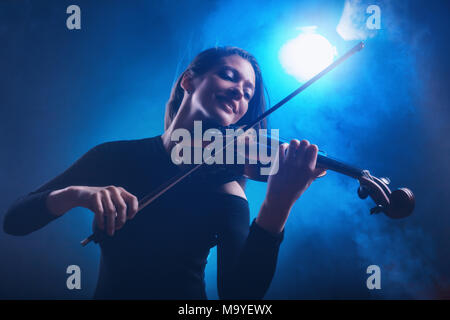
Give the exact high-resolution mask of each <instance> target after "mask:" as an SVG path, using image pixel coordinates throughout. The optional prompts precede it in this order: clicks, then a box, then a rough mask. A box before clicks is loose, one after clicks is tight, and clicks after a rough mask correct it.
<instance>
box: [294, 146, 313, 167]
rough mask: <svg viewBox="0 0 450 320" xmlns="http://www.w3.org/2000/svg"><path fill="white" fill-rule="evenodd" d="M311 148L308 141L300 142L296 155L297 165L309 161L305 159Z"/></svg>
mask: <svg viewBox="0 0 450 320" xmlns="http://www.w3.org/2000/svg"><path fill="white" fill-rule="evenodd" d="M309 146H310V144H309V141H308V140H302V141H300V145H299V146H298V149H297V153H296V162H297V165H303V164H304V163H305V162H306V161H307V160H306V159H305V154H306V150H307V149H308V148H309ZM306 163H307V162H306Z"/></svg>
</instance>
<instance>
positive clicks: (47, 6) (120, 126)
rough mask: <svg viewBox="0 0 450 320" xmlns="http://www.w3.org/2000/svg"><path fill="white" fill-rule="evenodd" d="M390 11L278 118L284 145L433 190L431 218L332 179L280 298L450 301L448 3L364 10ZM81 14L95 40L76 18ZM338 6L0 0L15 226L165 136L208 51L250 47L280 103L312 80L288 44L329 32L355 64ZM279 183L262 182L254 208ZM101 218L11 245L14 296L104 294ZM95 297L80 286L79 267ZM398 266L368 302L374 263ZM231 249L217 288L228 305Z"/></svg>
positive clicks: (1, 255)
mask: <svg viewBox="0 0 450 320" xmlns="http://www.w3.org/2000/svg"><path fill="white" fill-rule="evenodd" d="M363 3H367V5H368V4H377V5H379V6H380V8H381V14H382V15H381V17H382V29H381V30H379V31H378V32H377V33H376V34H375V36H374V37H372V38H370V39H368V40H367V47H366V49H365V50H363V51H362V52H361V53H358V55H356V56H354V57H352V58H351V60H349V61H347V62H346V63H345V64H344V65H342V66H340V67H339V68H338V69H337V70H335V71H333V72H332V73H330V74H329V75H327V76H326V77H325V78H323V79H322V80H320V82H318V83H317V84H315V85H314V86H313V87H311V88H310V89H308V91H306V92H304V93H303V94H301V96H299V97H297V98H296V99H294V100H293V101H292V102H290V103H289V104H288V105H286V106H285V107H284V108H283V109H281V110H280V111H277V112H276V113H275V114H273V116H271V118H270V123H271V126H272V127H273V128H279V129H280V135H281V136H282V137H285V138H307V139H309V140H310V141H311V142H313V143H316V144H318V145H319V146H320V148H321V149H324V150H326V151H327V152H328V154H330V155H333V156H334V157H337V158H340V159H345V160H347V161H348V162H351V163H354V164H358V165H359V166H361V167H365V168H368V169H370V170H371V172H373V173H374V174H375V175H379V176H383V175H385V176H389V177H390V178H391V180H392V183H393V185H394V186H396V187H401V186H407V187H409V188H411V189H412V190H413V191H414V192H415V195H416V200H417V205H416V210H415V212H414V214H413V215H412V216H411V217H409V218H407V219H404V220H399V221H392V220H389V219H388V218H386V217H385V216H381V215H380V216H370V215H369V214H368V210H369V208H370V207H371V206H372V203H371V201H370V200H366V201H361V200H359V199H358V198H357V196H356V188H357V183H356V181H354V180H351V179H349V178H347V177H344V176H341V175H338V174H335V173H332V172H330V173H329V174H328V175H327V177H326V178H323V179H321V180H318V181H317V182H315V183H314V184H313V185H312V186H311V188H310V189H309V190H308V191H307V192H306V193H305V194H304V195H303V196H302V198H301V199H300V200H299V201H298V202H297V203H296V205H295V207H294V209H293V211H292V213H291V217H290V218H289V220H288V223H287V225H286V237H285V240H284V243H283V244H282V247H281V251H280V257H279V264H278V267H277V272H276V274H275V277H274V279H273V282H272V285H271V288H270V290H269V292H268V294H267V298H271V299H304V298H314V299H315V298H381V299H383V298H384V299H385V298H450V261H449V258H448V257H449V250H448V247H449V245H450V239H449V236H448V231H449V227H450V218H449V213H450V212H449V211H450V210H449V205H450V197H449V196H448V193H449V191H448V190H449V186H448V185H449V182H448V181H449V178H450V173H449V165H448V162H449V155H450V152H449V151H450V143H449V140H448V139H449V133H450V130H449V125H448V121H449V91H448V80H449V75H450V73H449V61H448V53H449V50H448V39H449V38H450V35H449V28H448V23H447V16H448V14H447V13H448V8H446V7H445V6H446V2H445V1H406V0H402V1H400V0H398V1H392V2H390V1H376V0H374V1H370V2H369V1H363ZM71 4H77V5H79V6H80V8H81V26H82V28H81V30H68V29H67V28H66V18H67V16H68V15H67V14H66V8H67V7H68V6H69V5H71ZM343 7H344V0H339V1H320V2H319V1H312V0H306V1H298V0H295V1H286V0H283V1H260V0H248V1H240V0H229V1H209V0H189V1H168V0H165V1H153V2H152V1H141V0H134V1H125V0H123V1H112V0H108V1H105V0H96V1H92V0H89V1H88V0H76V1H66V0H55V1H48V0H39V1H38V0H34V1H31V0H30V1H25V0H2V1H1V2H0V72H1V73H0V74H1V77H0V81H1V82H0V106H1V109H0V110H1V111H0V147H1V149H0V150H1V157H0V181H1V183H0V195H1V197H0V212H1V215H0V218H3V214H4V212H5V211H6V210H7V208H8V206H9V205H10V204H11V203H12V202H13V201H14V200H15V199H16V198H17V197H18V196H20V195H22V194H25V193H28V192H30V191H31V190H34V189H36V188H37V187H38V186H39V185H41V184H43V183H44V182H46V181H48V180H49V179H51V178H52V177H54V176H56V175H57V174H58V173H60V172H62V171H63V170H64V169H65V168H67V167H68V166H69V165H70V164H71V163H73V162H74V161H75V160H76V159H77V158H79V157H80V156H81V155H82V154H83V153H85V152H86V151H87V150H88V149H89V148H91V147H93V146H94V145H96V144H99V143H101V142H105V141H112V140H120V139H137V138H144V137H150V136H154V135H157V134H160V133H162V130H163V116H164V105H165V102H166V100H167V98H168V96H169V92H170V88H171V85H172V83H173V81H174V79H175V78H176V77H177V75H178V74H179V73H180V72H181V71H183V68H184V67H185V66H186V65H187V63H188V62H189V61H190V59H192V58H193V57H194V56H195V54H196V53H198V52H199V51H200V50H202V49H205V48H207V47H211V46H214V45H235V46H240V47H243V48H245V49H247V50H248V51H250V52H252V53H254V54H255V56H256V57H257V58H258V60H259V62H260V64H261V67H262V71H263V76H264V78H265V82H266V85H267V88H268V92H269V95H270V98H271V101H272V102H277V101H278V100H280V99H281V98H282V97H283V96H285V95H286V94H288V93H289V92H290V91H291V90H292V89H294V88H296V87H297V86H298V85H299V84H298V83H297V81H296V80H295V79H294V78H292V77H291V76H289V75H287V74H285V73H284V71H283V69H282V67H281V65H280V63H279V61H278V56H277V55H278V50H279V49H280V47H281V46H282V45H283V43H285V42H286V41H287V40H289V39H291V38H293V37H295V36H296V35H297V34H298V30H297V29H296V28H297V27H302V26H308V25H316V26H317V27H318V29H317V31H318V32H319V33H321V34H322V35H324V36H325V37H326V38H327V39H329V40H330V42H331V43H333V45H335V46H336V48H337V50H338V53H339V54H342V53H344V52H345V51H346V49H348V48H350V47H351V46H353V45H354V44H355V42H354V41H344V40H343V39H342V38H341V37H340V36H339V35H338V34H337V33H336V26H337V24H338V22H339V19H340V17H341V14H342V10H343ZM264 193H265V184H263V183H257V182H250V183H249V184H248V188H247V195H248V198H249V201H250V205H251V214H252V216H255V215H256V214H257V212H258V208H259V205H260V204H261V202H262V200H263V198H264ZM91 219H92V214H91V212H89V211H88V210H84V209H75V210H72V211H71V212H69V213H68V214H67V215H65V216H64V217H63V218H61V219H58V220H56V221H54V222H52V223H51V224H50V225H48V226H47V227H46V228H44V229H41V230H39V231H37V232H35V233H33V234H31V235H29V236H26V237H13V236H9V235H6V234H5V233H0V259H1V260H0V261H1V263H0V298H7V299H9V298H64V299H66V298H90V297H91V295H92V294H93V291H94V289H95V284H96V278H97V272H98V258H99V249H98V247H97V246H94V245H90V246H88V247H86V248H82V247H81V246H80V245H79V240H81V239H82V238H84V237H85V236H86V235H88V233H89V232H90V230H91V228H90V225H91ZM71 264H76V265H79V266H80V267H81V270H82V289H81V290H78V291H77V290H74V291H70V290H68V289H67V288H66V278H67V275H66V273H65V271H66V267H67V266H68V265H71ZM372 264H375V265H378V266H380V268H381V289H380V290H372V291H371V290H368V289H367V287H366V279H367V277H368V275H367V274H366V268H367V267H368V266H369V265H372ZM215 268H216V263H215V251H214V250H213V251H212V252H211V255H210V258H209V262H208V266H207V273H206V282H207V290H208V295H209V297H210V298H217V289H216V287H215V285H216V281H215V276H216V270H215Z"/></svg>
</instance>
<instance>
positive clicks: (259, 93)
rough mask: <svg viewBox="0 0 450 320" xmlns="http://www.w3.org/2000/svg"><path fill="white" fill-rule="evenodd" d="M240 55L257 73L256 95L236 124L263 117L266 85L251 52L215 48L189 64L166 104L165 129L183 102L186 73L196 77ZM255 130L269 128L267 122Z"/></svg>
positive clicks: (239, 49)
mask: <svg viewBox="0 0 450 320" xmlns="http://www.w3.org/2000/svg"><path fill="white" fill-rule="evenodd" d="M232 55H238V56H240V57H242V58H243V59H245V60H247V61H248V62H250V64H251V65H252V67H253V70H254V71H255V93H254V95H253V97H252V99H251V100H250V102H249V105H248V110H247V113H246V114H245V115H244V116H243V117H242V118H241V119H240V120H239V121H238V122H237V123H236V125H244V124H248V123H250V122H251V121H252V120H254V119H256V118H257V117H258V116H259V115H261V114H262V113H263V112H264V111H265V109H266V98H265V95H264V92H265V91H264V83H263V80H262V76H261V69H260V68H259V64H258V62H257V61H256V59H255V57H254V56H253V55H251V54H250V53H249V52H247V51H245V50H243V49H241V48H237V47H214V48H210V49H207V50H204V51H202V52H200V53H199V54H198V55H197V56H196V57H195V58H194V60H192V62H191V63H190V64H189V66H188V67H187V68H186V70H185V71H184V72H183V73H182V74H181V75H180V76H179V77H178V80H177V81H176V82H175V85H174V86H173V87H172V92H171V94H170V98H169V101H167V104H166V114H165V117H164V129H167V128H168V127H169V126H170V124H171V123H172V121H173V119H174V117H175V115H176V114H177V112H178V109H179V108H180V105H181V102H182V101H183V96H184V89H183V88H182V87H181V80H182V78H183V76H184V74H185V73H187V72H189V73H191V74H192V75H193V76H194V77H195V76H200V75H202V74H204V73H206V72H208V71H209V70H210V69H211V68H212V67H214V66H215V65H216V64H217V63H219V60H220V59H221V58H223V57H227V56H232ZM253 128H254V129H255V130H258V129H265V128H267V122H266V120H263V121H261V122H260V123H258V124H257V125H255V126H254V127H253Z"/></svg>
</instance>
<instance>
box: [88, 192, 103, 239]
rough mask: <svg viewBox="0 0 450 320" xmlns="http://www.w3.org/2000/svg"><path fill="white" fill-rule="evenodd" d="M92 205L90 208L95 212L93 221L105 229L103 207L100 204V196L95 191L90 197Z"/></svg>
mask: <svg viewBox="0 0 450 320" xmlns="http://www.w3.org/2000/svg"><path fill="white" fill-rule="evenodd" d="M92 199H93V200H92V205H91V210H92V211H93V212H94V214H95V219H94V222H96V223H97V226H98V227H99V228H100V229H101V230H104V229H105V218H104V217H105V216H104V209H103V204H102V197H101V196H100V194H98V193H96V194H95V195H94V197H93V198H92Z"/></svg>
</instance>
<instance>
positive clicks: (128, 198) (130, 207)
mask: <svg viewBox="0 0 450 320" xmlns="http://www.w3.org/2000/svg"><path fill="white" fill-rule="evenodd" d="M119 190H120V192H121V195H122V198H123V199H124V200H125V203H126V204H127V217H128V219H133V218H134V216H135V215H136V213H137V212H138V208H139V200H138V198H137V197H136V196H134V195H133V194H131V193H129V192H128V191H126V190H125V189H124V188H122V187H119Z"/></svg>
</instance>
